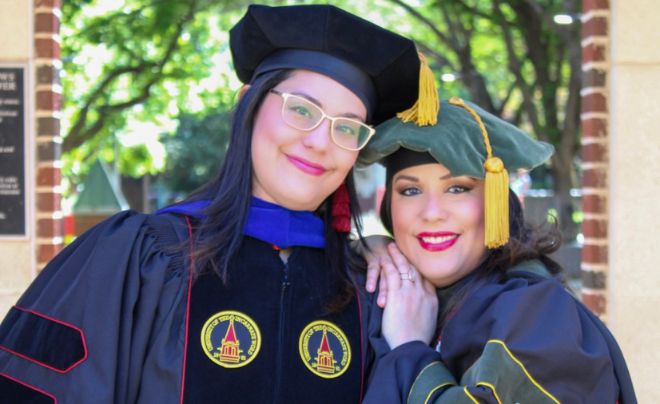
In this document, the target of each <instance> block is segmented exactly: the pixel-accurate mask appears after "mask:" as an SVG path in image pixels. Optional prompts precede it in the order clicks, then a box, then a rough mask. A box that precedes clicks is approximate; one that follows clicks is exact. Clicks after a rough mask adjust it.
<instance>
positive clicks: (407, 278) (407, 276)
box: [400, 272, 415, 282]
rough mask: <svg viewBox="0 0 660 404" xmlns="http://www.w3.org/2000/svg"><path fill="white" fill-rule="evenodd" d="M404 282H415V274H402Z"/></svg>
mask: <svg viewBox="0 0 660 404" xmlns="http://www.w3.org/2000/svg"><path fill="white" fill-rule="evenodd" d="M400 275H401V280H402V281H410V282H415V277H414V272H401V274H400Z"/></svg>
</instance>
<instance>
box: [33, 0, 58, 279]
mask: <svg viewBox="0 0 660 404" xmlns="http://www.w3.org/2000/svg"><path fill="white" fill-rule="evenodd" d="M34 12H35V24H34V27H35V36H34V37H35V53H36V55H35V70H36V83H37V84H36V97H35V99H36V108H35V109H36V129H37V130H36V146H37V153H36V164H37V169H36V175H37V180H36V203H37V206H36V212H37V213H36V220H37V226H36V229H37V235H36V243H35V244H36V249H37V254H36V255H37V257H36V260H37V270H41V269H42V268H43V267H44V266H45V265H46V263H48V261H50V259H51V258H53V257H54V256H55V254H57V253H58V252H59V251H60V250H61V249H62V245H63V235H64V225H63V219H62V209H61V194H62V190H61V171H60V168H61V163H62V161H61V145H62V137H61V136H60V116H61V112H60V111H61V103H62V86H61V84H60V78H59V76H60V70H61V68H62V62H61V60H60V36H59V33H60V17H61V3H60V0H35V10H34Z"/></svg>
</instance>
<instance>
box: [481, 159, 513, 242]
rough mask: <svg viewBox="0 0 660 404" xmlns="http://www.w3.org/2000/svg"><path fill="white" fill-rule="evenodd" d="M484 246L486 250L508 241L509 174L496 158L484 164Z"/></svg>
mask: <svg viewBox="0 0 660 404" xmlns="http://www.w3.org/2000/svg"><path fill="white" fill-rule="evenodd" d="M484 168H485V169H486V180H485V184H484V187H485V190H484V221H485V224H486V226H485V227H486V240H485V244H486V247H488V248H497V247H500V246H503V245H504V244H506V243H507V242H508V241H509V173H508V172H507V171H506V168H504V163H502V160H500V159H499V158H498V157H490V158H489V159H488V160H486V162H485V163H484Z"/></svg>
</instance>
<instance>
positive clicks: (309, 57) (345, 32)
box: [230, 5, 420, 124]
mask: <svg viewBox="0 0 660 404" xmlns="http://www.w3.org/2000/svg"><path fill="white" fill-rule="evenodd" d="M230 43H231V52H232V57H233V60H234V67H235V69H236V73H237V74H238V78H239V79H240V80H241V81H242V82H244V83H250V82H252V81H253V80H254V79H255V78H256V77H258V76H259V75H260V74H263V73H265V72H268V71H272V70H277V69H291V68H293V69H296V68H297V69H306V70H312V71H315V72H318V73H322V74H324V75H327V76H329V77H331V78H333V79H334V80H336V81H338V82H340V83H341V84H342V85H344V86H346V87H347V88H349V89H350V90H351V91H353V92H354V93H355V94H356V95H357V96H358V97H359V98H360V99H361V100H362V101H363V102H364V104H365V106H366V107H367V111H368V113H369V121H370V123H374V124H377V123H380V122H382V121H384V120H386V119H388V118H391V117H393V116H394V115H395V114H396V113H397V112H399V111H402V110H404V109H407V108H410V107H411V106H412V105H413V104H414V103H415V101H417V98H418V88H419V79H420V59H419V56H418V54H417V50H416V48H415V44H414V43H413V42H412V41H411V40H409V39H406V38H404V37H402V36H400V35H398V34H395V33H393V32H391V31H388V30H386V29H384V28H381V27H379V26H377V25H375V24H373V23H371V22H369V21H366V20H364V19H362V18H359V17H356V16H354V15H352V14H350V13H348V12H346V11H344V10H341V9H339V8H337V7H334V6H330V5H300V6H281V7H269V6H264V5H251V6H249V7H248V10H247V12H246V14H245V15H244V16H243V18H242V19H241V20H240V21H239V22H238V23H237V24H236V25H235V26H234V27H233V28H232V30H231V32H230Z"/></svg>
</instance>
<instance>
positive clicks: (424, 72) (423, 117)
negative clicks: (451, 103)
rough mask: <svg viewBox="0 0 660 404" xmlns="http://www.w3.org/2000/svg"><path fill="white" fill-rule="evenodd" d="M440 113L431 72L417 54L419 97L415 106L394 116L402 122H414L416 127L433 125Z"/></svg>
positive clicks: (421, 56)
mask: <svg viewBox="0 0 660 404" xmlns="http://www.w3.org/2000/svg"><path fill="white" fill-rule="evenodd" d="M438 112H440V99H439V97H438V90H437V88H436V87H435V77H433V71H432V70H431V68H430V67H429V64H428V63H427V62H426V58H425V57H424V55H422V54H421V53H419V95H418V97H417V101H416V102H415V105H413V106H412V107H410V108H408V109H407V110H405V111H403V112H399V113H398V114H396V116H397V117H398V118H399V119H401V120H402V121H403V122H411V121H414V122H415V123H416V124H417V125H418V126H426V125H435V124H436V123H437V122H438Z"/></svg>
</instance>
